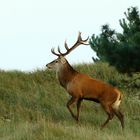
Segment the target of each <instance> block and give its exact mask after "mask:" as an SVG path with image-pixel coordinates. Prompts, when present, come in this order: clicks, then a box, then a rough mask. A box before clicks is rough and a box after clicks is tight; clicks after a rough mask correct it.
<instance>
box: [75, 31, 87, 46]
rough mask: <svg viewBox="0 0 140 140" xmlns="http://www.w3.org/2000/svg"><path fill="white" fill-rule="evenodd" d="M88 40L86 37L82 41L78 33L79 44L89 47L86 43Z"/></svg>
mask: <svg viewBox="0 0 140 140" xmlns="http://www.w3.org/2000/svg"><path fill="white" fill-rule="evenodd" d="M88 39H89V36H88V37H87V39H82V37H81V32H79V35H78V39H77V42H79V43H81V44H83V45H89V43H86V42H87V41H88Z"/></svg>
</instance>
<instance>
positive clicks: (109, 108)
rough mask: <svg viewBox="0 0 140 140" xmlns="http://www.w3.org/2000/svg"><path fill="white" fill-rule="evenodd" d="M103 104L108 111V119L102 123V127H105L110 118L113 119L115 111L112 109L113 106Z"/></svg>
mask: <svg viewBox="0 0 140 140" xmlns="http://www.w3.org/2000/svg"><path fill="white" fill-rule="evenodd" d="M102 106H103V108H104V110H105V112H106V113H107V115H108V118H107V120H106V121H105V122H104V123H103V124H102V125H101V128H104V127H105V126H106V124H107V123H108V122H109V121H110V120H112V119H113V117H114V113H113V109H112V107H111V106H109V105H102Z"/></svg>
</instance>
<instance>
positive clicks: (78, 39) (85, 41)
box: [51, 32, 89, 57]
mask: <svg viewBox="0 0 140 140" xmlns="http://www.w3.org/2000/svg"><path fill="white" fill-rule="evenodd" d="M88 39H89V37H88V38H87V39H85V40H83V39H82V37H81V32H79V34H78V38H77V41H76V43H75V44H74V45H73V46H72V47H71V48H69V47H68V45H67V42H66V41H65V43H64V46H65V48H66V50H67V51H66V52H65V53H62V52H61V51H60V48H59V47H58V52H59V53H56V52H55V51H54V48H52V49H51V52H52V53H53V54H54V55H57V56H58V57H60V56H66V55H68V54H69V53H70V52H71V51H72V50H74V49H75V48H76V47H78V46H79V45H81V44H83V45H89V44H88V43H87V41H88Z"/></svg>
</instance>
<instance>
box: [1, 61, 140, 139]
mask: <svg viewBox="0 0 140 140" xmlns="http://www.w3.org/2000/svg"><path fill="white" fill-rule="evenodd" d="M74 67H75V69H77V70H78V71H80V72H83V73H87V74H89V75H90V76H92V77H95V78H98V79H102V80H104V81H106V82H108V83H110V84H112V85H114V86H117V87H119V88H120V90H121V91H122V92H123V95H124V98H123V101H122V105H121V109H122V110H123V112H124V114H125V130H124V131H122V130H121V126H120V123H119V121H118V119H117V118H114V119H113V120H112V121H111V122H110V123H109V124H108V125H107V127H106V128H105V129H103V130H100V125H101V124H102V123H103V122H104V121H105V119H106V117H107V116H106V114H105V112H104V111H103V110H102V108H101V107H100V105H99V104H97V103H94V102H89V101H84V102H83V103H82V109H81V113H80V122H79V124H77V123H76V122H75V120H73V118H72V117H71V115H70V113H69V111H68V110H67V108H66V103H67V101H68V99H69V98H70V97H69V95H68V94H67V93H66V91H65V90H64V89H63V88H62V87H60V85H59V83H58V81H57V80H56V76H55V73H54V72H52V71H48V70H37V71H35V72H31V73H24V72H19V71H9V72H5V71H2V70H1V71H0V140H132V139H134V140H139V139H140V92H139V91H140V90H139V87H140V86H139V81H136V83H135V82H134V83H132V84H131V85H130V86H127V85H128V83H131V81H132V79H135V77H136V75H137V76H138V75H139V74H134V76H131V77H129V76H127V75H123V74H120V73H118V72H117V71H116V70H115V69H114V68H113V67H110V66H108V64H106V63H97V64H95V65H93V64H81V65H76V66H74ZM73 108H74V106H73Z"/></svg>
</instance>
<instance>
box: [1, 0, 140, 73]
mask: <svg viewBox="0 0 140 140" xmlns="http://www.w3.org/2000/svg"><path fill="white" fill-rule="evenodd" d="M130 6H137V7H138V8H139V10H140V0H1V1H0V69H3V70H22V71H32V70H36V69H38V68H39V69H43V68H45V65H46V64H47V63H49V62H50V61H52V60H53V59H55V58H56V57H55V56H54V55H53V54H52V53H51V51H50V50H51V48H52V47H55V48H57V47H58V45H59V46H60V48H61V49H62V50H63V51H65V50H64V41H65V39H67V43H68V46H69V47H70V46H71V45H72V44H73V43H74V42H75V41H76V39H77V35H78V32H79V31H81V32H82V37H83V38H86V37H87V36H89V37H91V36H92V34H96V35H98V34H99V33H100V29H101V26H102V25H104V24H109V25H110V27H111V28H113V29H115V30H116V31H121V30H120V26H119V19H122V18H123V17H124V12H125V11H127V8H129V7H130ZM94 55H95V53H94V52H93V51H92V50H91V48H90V46H79V47H78V48H77V49H75V50H74V51H73V52H72V53H71V54H69V55H68V56H67V59H68V61H69V63H70V64H76V63H83V62H86V63H90V62H92V56H94Z"/></svg>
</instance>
